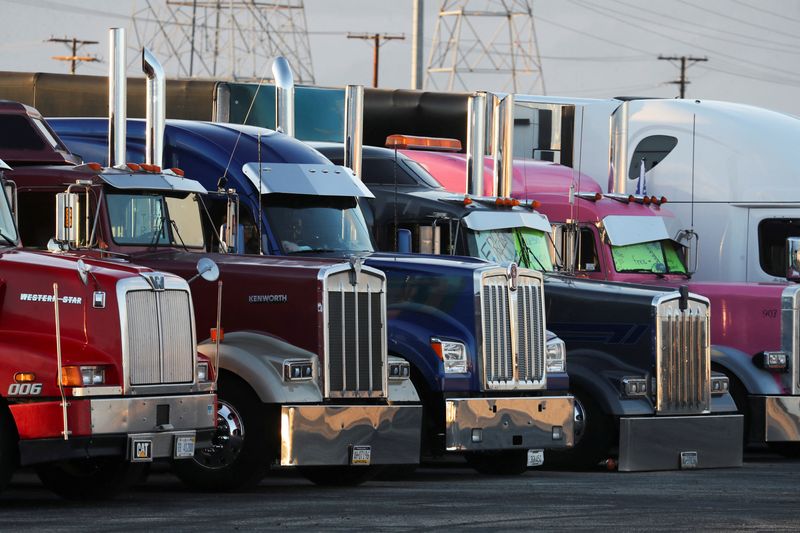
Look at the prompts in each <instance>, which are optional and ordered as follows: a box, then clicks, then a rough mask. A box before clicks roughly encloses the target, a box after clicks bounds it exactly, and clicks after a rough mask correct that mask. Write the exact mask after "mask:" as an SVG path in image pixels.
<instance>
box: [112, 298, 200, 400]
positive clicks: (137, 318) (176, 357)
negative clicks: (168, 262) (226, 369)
mask: <svg viewBox="0 0 800 533" xmlns="http://www.w3.org/2000/svg"><path fill="white" fill-rule="evenodd" d="M190 305H191V302H190V301H189V294H188V293H187V292H186V291H181V290H165V291H152V290H134V291H129V292H127V293H126V308H127V317H126V318H127V324H128V361H129V375H130V384H131V385H156V384H165V383H191V382H192V381H193V380H194V360H195V353H194V342H193V338H192V336H193V334H194V333H193V331H192V323H191V320H192V318H191V317H192V315H191V308H190V307H189V306H190Z"/></svg>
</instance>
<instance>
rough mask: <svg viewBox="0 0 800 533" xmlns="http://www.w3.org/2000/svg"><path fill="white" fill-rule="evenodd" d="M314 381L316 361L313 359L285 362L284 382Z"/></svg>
mask: <svg viewBox="0 0 800 533" xmlns="http://www.w3.org/2000/svg"><path fill="white" fill-rule="evenodd" d="M313 379H314V361H312V360H311V359H289V360H286V361H284V362H283V381H286V382H287V383H288V382H293V383H294V382H298V381H311V380H313Z"/></svg>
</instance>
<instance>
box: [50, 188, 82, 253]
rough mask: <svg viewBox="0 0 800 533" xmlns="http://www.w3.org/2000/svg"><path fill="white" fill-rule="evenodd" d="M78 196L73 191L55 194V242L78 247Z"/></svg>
mask: <svg viewBox="0 0 800 533" xmlns="http://www.w3.org/2000/svg"><path fill="white" fill-rule="evenodd" d="M80 211H81V209H80V196H79V195H78V194H77V193H74V192H60V193H58V194H56V238H55V240H56V242H59V243H66V244H68V245H70V246H74V247H76V248H77V247H78V242H79V240H80V224H79V213H80Z"/></svg>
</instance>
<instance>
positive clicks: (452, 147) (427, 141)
mask: <svg viewBox="0 0 800 533" xmlns="http://www.w3.org/2000/svg"><path fill="white" fill-rule="evenodd" d="M385 146H386V147H387V148H396V149H398V150H439V151H445V152H460V151H461V141H459V140H458V139H445V138H443V137H419V136H416V135H400V134H394V135H389V136H388V137H386V144H385Z"/></svg>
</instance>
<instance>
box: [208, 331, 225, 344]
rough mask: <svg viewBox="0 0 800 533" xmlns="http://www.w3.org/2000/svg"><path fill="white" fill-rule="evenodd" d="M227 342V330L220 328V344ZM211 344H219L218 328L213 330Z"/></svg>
mask: <svg viewBox="0 0 800 533" xmlns="http://www.w3.org/2000/svg"><path fill="white" fill-rule="evenodd" d="M224 340H225V330H224V329H223V328H219V342H222V341H224ZM211 342H217V328H211Z"/></svg>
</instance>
